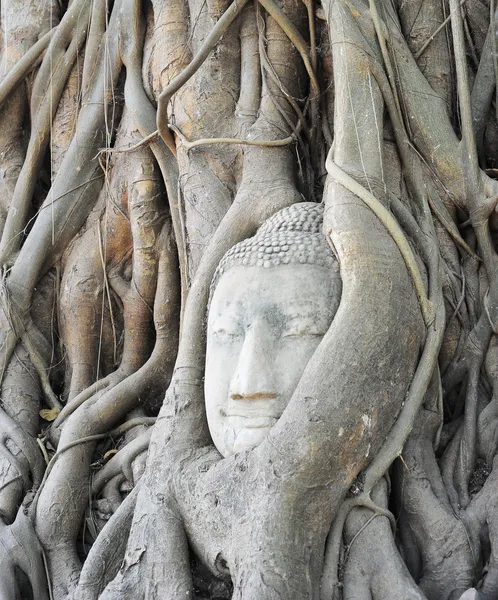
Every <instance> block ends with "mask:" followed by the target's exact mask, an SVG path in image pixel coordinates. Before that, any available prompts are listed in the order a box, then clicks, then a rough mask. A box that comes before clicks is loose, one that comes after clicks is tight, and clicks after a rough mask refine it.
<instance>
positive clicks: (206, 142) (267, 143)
mask: <svg viewBox="0 0 498 600" xmlns="http://www.w3.org/2000/svg"><path fill="white" fill-rule="evenodd" d="M169 128H170V129H171V130H172V131H174V132H175V133H176V135H177V136H178V137H179V138H180V139H181V140H182V143H183V145H184V147H185V148H186V149H187V150H191V149H192V148H197V147H199V146H211V145H212V144H238V145H243V146H262V147H275V146H288V145H289V144H292V143H294V142H296V141H297V133H298V130H299V128H300V121H299V122H298V124H297V126H296V131H295V132H292V133H291V134H290V135H289V136H288V137H286V138H283V139H281V140H262V141H258V140H241V139H238V138H205V139H200V140H195V141H193V142H190V141H189V140H188V139H187V138H186V137H185V136H184V135H183V133H182V132H181V131H180V130H179V129H178V127H175V125H172V124H171V123H170V125H169Z"/></svg>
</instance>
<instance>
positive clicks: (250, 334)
mask: <svg viewBox="0 0 498 600" xmlns="http://www.w3.org/2000/svg"><path fill="white" fill-rule="evenodd" d="M272 356H273V341H272V338H271V334H270V332H269V331H268V328H267V327H265V325H264V324H263V323H258V324H254V325H253V326H252V327H251V328H250V329H249V330H248V331H247V333H246V336H245V338H244V343H243V344H242V349H241V351H240V355H239V360H238V362H237V368H236V370H235V373H234V375H233V377H232V380H231V382H230V397H231V398H232V399H233V400H261V399H266V398H276V397H277V390H276V386H275V381H274V377H273V373H272V371H273V360H272Z"/></svg>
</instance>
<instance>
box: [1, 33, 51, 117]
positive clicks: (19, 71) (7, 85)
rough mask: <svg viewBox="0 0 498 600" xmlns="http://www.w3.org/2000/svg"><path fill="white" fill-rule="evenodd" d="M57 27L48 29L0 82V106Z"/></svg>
mask: <svg viewBox="0 0 498 600" xmlns="http://www.w3.org/2000/svg"><path fill="white" fill-rule="evenodd" d="M56 30H57V27H54V28H53V29H51V30H50V31H48V32H47V33H46V34H45V35H44V36H43V37H41V38H40V39H39V40H38V41H37V42H36V43H35V44H33V46H31V48H30V49H29V50H28V51H27V52H26V54H24V55H23V56H22V58H20V59H19V60H18V61H17V63H16V64H15V65H14V66H13V67H12V69H11V70H10V71H9V72H8V73H7V75H6V76H5V77H4V78H3V80H2V83H0V106H1V105H2V104H3V103H4V102H5V100H6V99H7V98H8V97H9V94H10V93H11V92H12V90H13V89H14V88H15V87H16V86H17V85H19V83H21V81H22V80H23V79H24V77H26V75H27V74H28V73H29V72H30V70H31V69H32V68H33V67H34V66H35V65H36V62H37V61H38V59H39V58H40V56H41V54H42V52H44V51H45V49H46V48H47V46H48V45H49V43H50V40H51V39H52V37H53V35H54V33H55V31H56Z"/></svg>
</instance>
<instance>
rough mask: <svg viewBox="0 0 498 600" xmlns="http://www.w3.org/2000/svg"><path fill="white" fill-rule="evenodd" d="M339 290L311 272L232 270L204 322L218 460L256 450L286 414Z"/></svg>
mask: <svg viewBox="0 0 498 600" xmlns="http://www.w3.org/2000/svg"><path fill="white" fill-rule="evenodd" d="M339 286H340V283H338V280H337V279H335V280H334V279H333V278H332V277H331V273H330V269H328V268H324V267H321V266H316V265H309V264H303V265H296V264H293V265H280V266H277V267H271V268H261V267H255V266H252V267H243V266H234V267H232V268H231V269H229V270H228V271H227V272H226V273H224V274H223V275H222V276H221V278H220V280H219V282H218V284H217V286H216V289H215V291H214V294H213V297H212V301H211V307H210V310H209V315H208V331H207V356H206V376H205V398H206V411H207V419H208V424H209V429H210V432H211V436H212V438H213V442H214V444H215V446H216V448H217V449H218V450H219V452H220V453H221V454H222V455H223V456H225V457H226V456H230V455H231V454H234V453H236V452H241V451H243V450H248V449H251V448H254V447H256V446H257V445H259V444H260V443H261V442H262V441H263V440H264V438H265V437H266V436H267V435H268V433H269V431H270V428H271V427H273V425H274V424H275V423H276V422H277V420H278V419H279V418H280V416H281V415H282V413H283V411H284V409H285V407H286V406H287V404H288V402H289V400H290V399H291V396H292V394H293V392H294V390H295V389H296V386H297V384H298V382H299V379H300V378H301V375H302V374H303V371H304V369H305V367H306V365H307V363H308V361H309V359H310V358H311V356H312V354H313V352H314V351H315V349H316V347H317V346H318V344H319V343H320V341H321V339H322V337H323V336H324V334H325V333H326V331H327V330H328V328H329V325H330V323H331V322H332V319H333V316H334V314H335V312H336V310H337V306H338V303H339V297H340V288H339Z"/></svg>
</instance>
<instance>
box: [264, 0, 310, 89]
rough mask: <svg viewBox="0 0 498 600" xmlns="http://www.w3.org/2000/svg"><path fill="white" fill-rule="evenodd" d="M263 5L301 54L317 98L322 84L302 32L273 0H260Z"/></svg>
mask: <svg viewBox="0 0 498 600" xmlns="http://www.w3.org/2000/svg"><path fill="white" fill-rule="evenodd" d="M258 1H259V3H260V4H261V6H262V7H263V8H264V9H265V10H266V11H267V12H268V13H269V14H270V15H271V16H272V17H273V18H274V19H275V21H276V22H277V23H278V24H279V25H280V27H281V28H282V31H283V32H284V33H285V35H286V36H287V37H288V38H289V40H290V41H291V42H292V43H293V44H294V46H295V47H296V50H297V51H298V52H299V54H300V55H301V58H302V60H303V63H304V66H305V67H306V71H307V72H308V75H309V78H310V83H311V87H312V89H313V92H314V95H315V98H318V97H319V96H320V84H319V83H318V79H317V77H316V74H315V71H314V69H313V65H312V63H311V60H310V55H309V52H308V46H307V44H306V41H305V40H304V38H303V36H302V35H301V34H300V32H299V30H298V29H297V27H296V26H295V25H294V23H293V22H292V21H291V20H290V19H289V17H288V16H287V15H286V14H285V13H284V12H283V10H282V9H281V8H279V6H278V5H277V4H276V3H275V2H274V1H273V0H258Z"/></svg>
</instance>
